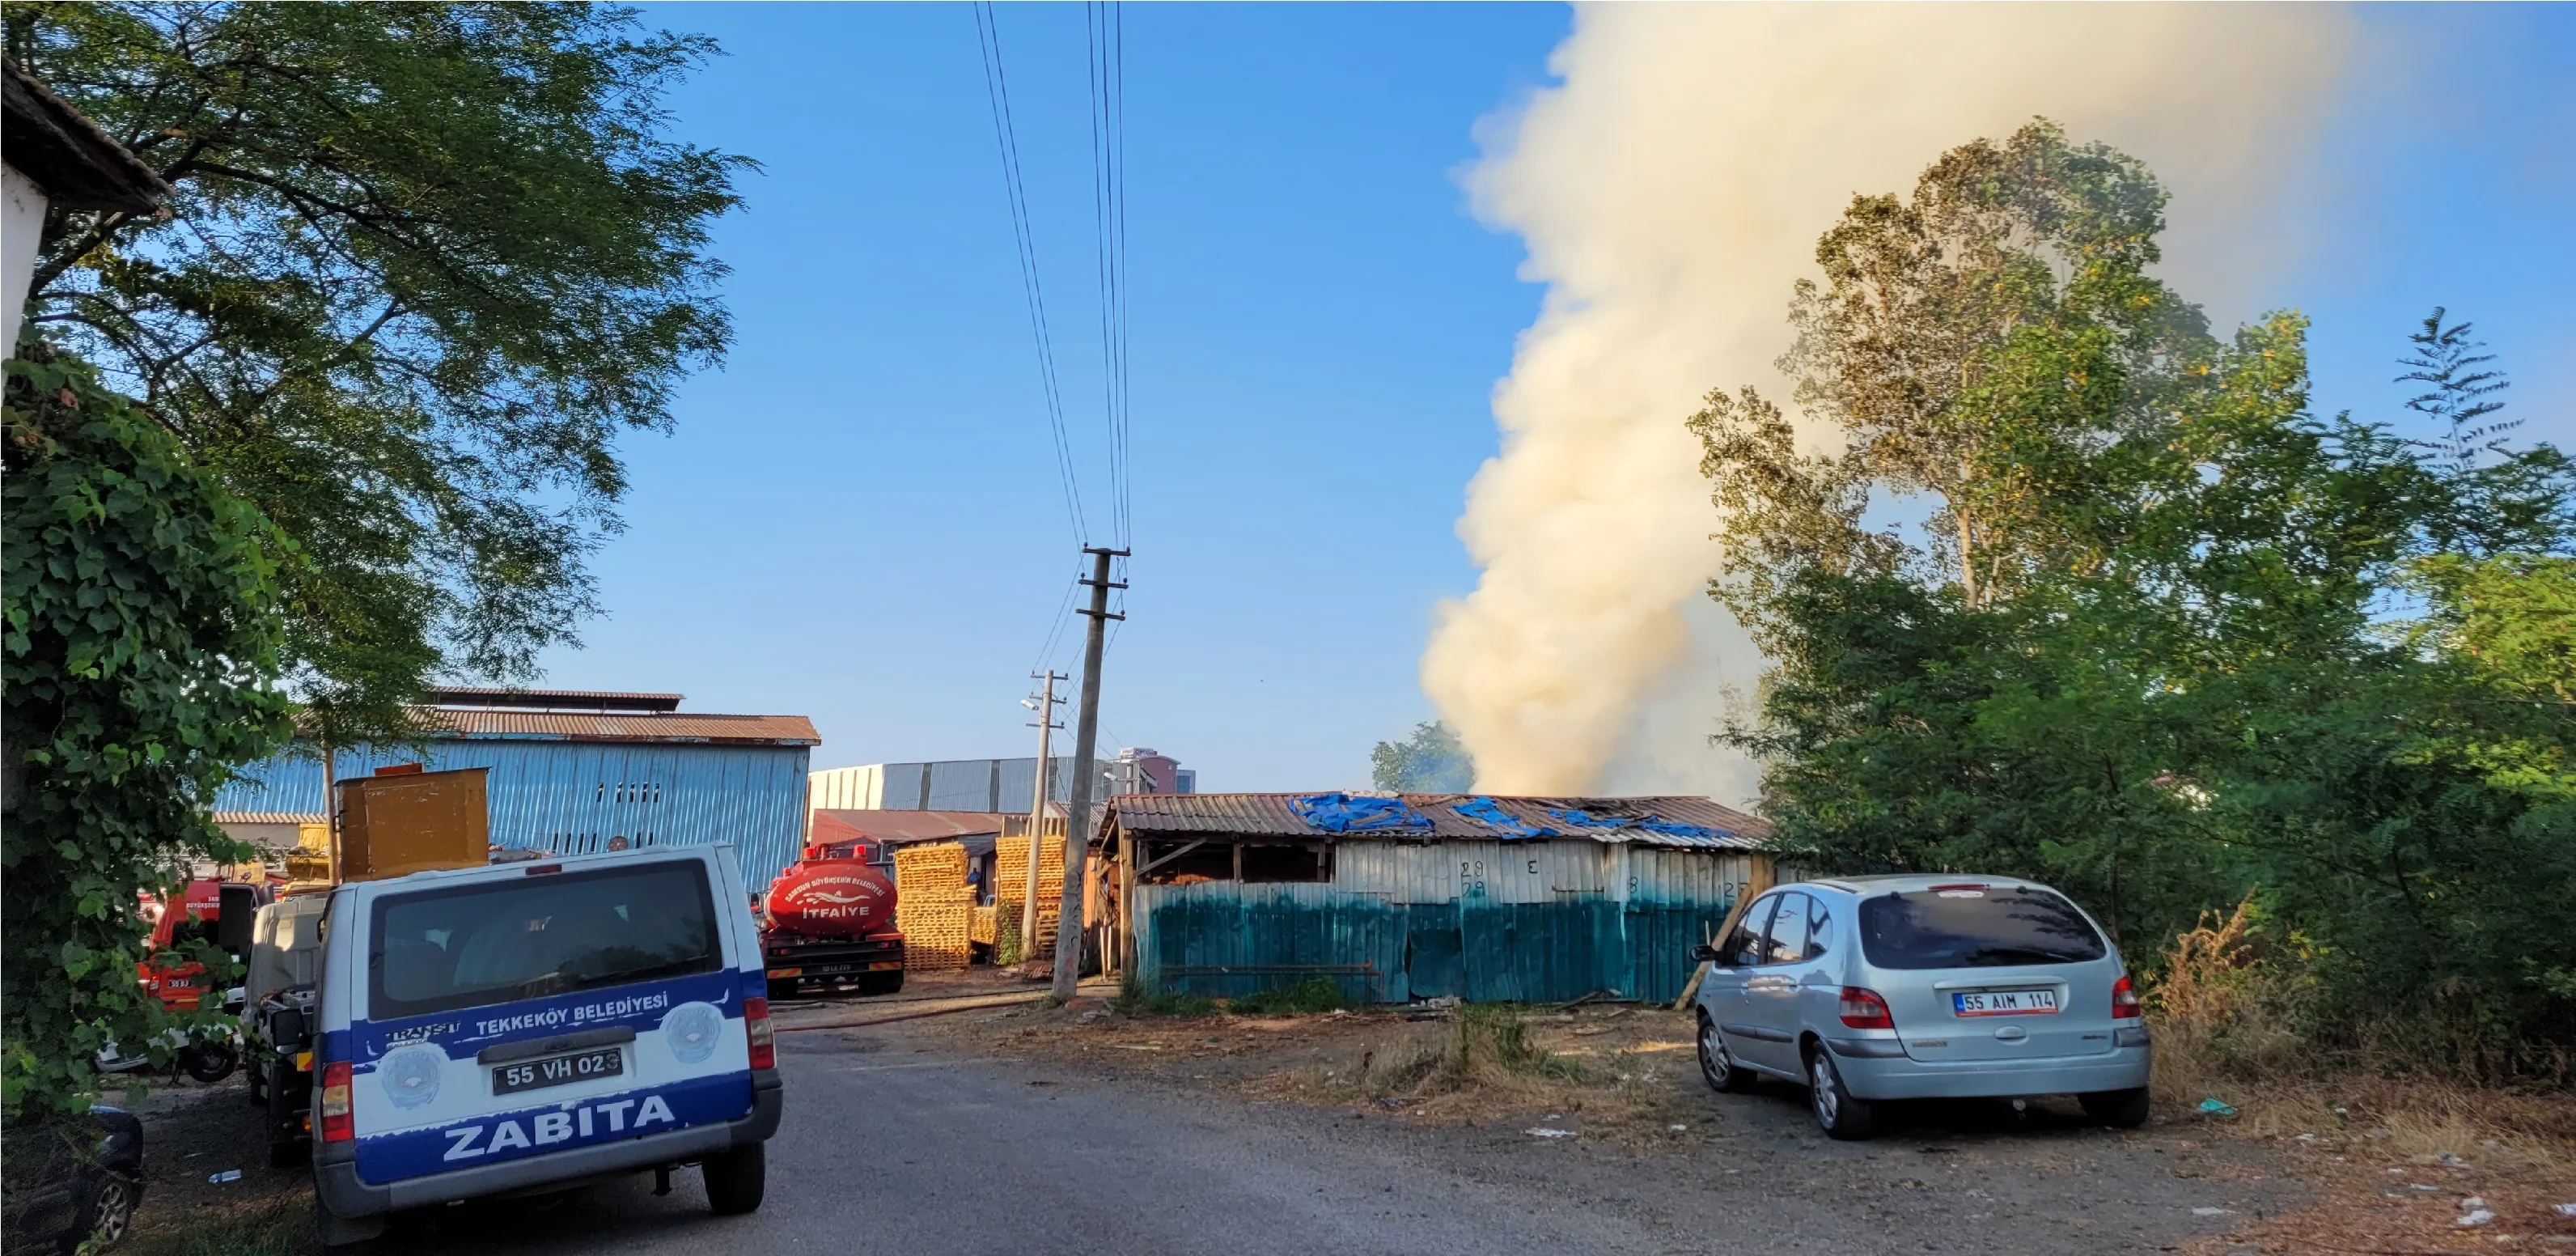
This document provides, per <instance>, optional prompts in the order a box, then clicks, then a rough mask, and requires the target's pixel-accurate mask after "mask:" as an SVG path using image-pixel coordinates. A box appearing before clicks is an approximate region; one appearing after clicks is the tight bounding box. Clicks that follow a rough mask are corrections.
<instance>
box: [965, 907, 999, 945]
mask: <svg viewBox="0 0 2576 1256" xmlns="http://www.w3.org/2000/svg"><path fill="white" fill-rule="evenodd" d="M966 940H967V941H969V942H972V943H975V944H976V945H978V946H991V945H992V944H993V909H992V908H990V907H978V908H976V909H975V914H973V915H971V916H969V917H967V918H966Z"/></svg>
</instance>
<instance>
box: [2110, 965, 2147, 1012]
mask: <svg viewBox="0 0 2576 1256" xmlns="http://www.w3.org/2000/svg"><path fill="white" fill-rule="evenodd" d="M2142 1015H2144V1013H2143V1012H2141V1011H2140V1010H2139V1007H2138V990H2137V987H2135V986H2133V985H2130V984H2129V974H2127V973H2122V974H2120V979H2119V980H2118V981H2115V982H2112V983H2111V1019H2113V1020H2137V1019H2138V1018H2139V1017H2140V1016H2142Z"/></svg>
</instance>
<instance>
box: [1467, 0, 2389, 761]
mask: <svg viewBox="0 0 2576 1256" xmlns="http://www.w3.org/2000/svg"><path fill="white" fill-rule="evenodd" d="M2352 40H2353V35H2352V31H2351V19H2350V17H2349V15H2347V14H2346V13H2344V12H2343V11H2342V10H2340V9H2333V8H2326V7H2318V6H2296V7H2271V6H2260V5H2156V6H2146V5H2062V6H2061V5H2023V4H2014V5H1996V6H1963V5H1935V4H1909V5H1895V6H1887V7H1877V6H1856V5H1838V4H1816V5H1786V6H1776V7H1775V6H1757V5H1735V4H1708V5H1646V4H1635V5H1604V6H1599V7H1586V8H1583V9H1581V10H1579V11H1578V14H1577V16H1576V20H1575V26H1574V32H1573V34H1572V35H1571V36H1569V37H1568V38H1567V40H1566V42H1565V43H1564V44H1563V45H1562V46H1560V47H1559V48H1558V49H1557V50H1556V53H1555V56H1554V59H1553V61H1552V64H1551V68H1552V69H1553V70H1554V72H1555V74H1556V76H1557V77H1558V79H1559V80H1560V84H1559V85H1558V86H1556V87H1553V88H1551V89H1548V90H1545V91H1541V92H1539V93H1537V94H1536V95H1535V96H1533V97H1532V98H1531V99H1530V100H1529V101H1528V102H1527V103H1526V104H1525V106H1523V107H1522V108H1520V109H1519V110H1517V111H1516V112H1512V113H1510V114H1507V115H1504V116H1499V117H1496V118H1492V119H1488V120H1487V122H1486V124H1485V126H1484V127H1483V128H1482V131H1481V139H1482V140H1483V142H1484V148H1485V156H1484V158H1483V159H1482V160H1481V161H1479V162H1478V163H1476V164H1475V165H1474V166H1473V167H1472V168H1471V169H1470V170H1469V171H1468V173H1467V186H1468V190H1469V193H1470V195H1471V197H1472V199H1473V203H1474V205H1475V207H1476V210H1477V212H1478V213H1479V214H1480V215H1481V216H1482V217H1483V218H1484V219H1485V220H1486V221H1487V222H1488V223H1490V224H1493V225H1495V226H1497V227H1499V228H1504V229H1508V230H1511V231H1513V232H1516V233H1518V234H1519V235H1520V236H1522V237H1523V239H1524V240H1525V241H1526V242H1527V245H1528V249H1529V261H1528V262H1527V264H1526V266H1525V274H1526V275H1527V276H1528V277H1530V278H1533V279H1536V280H1540V281H1543V282H1545V283H1546V284H1547V285H1548V291H1547V296H1546V300H1545V303H1544V306H1543V308H1542V310H1541V312H1540V314H1539V317H1538V321H1537V322H1536V323H1535V324H1534V325H1533V326H1531V327H1530V328H1529V329H1528V330H1527V331H1526V332H1524V333H1523V334H1522V336H1521V338H1520V343H1519V345H1518V349H1517V352H1516V355H1515V359H1514V362H1513V366H1512V372H1511V375H1510V376H1509V377H1508V378H1506V379H1504V380H1503V381H1502V382H1501V383H1500V384H1499V385H1497V386H1496V388H1495V391H1494V417H1495V420H1496V422H1497V424H1498V425H1499V427H1500V428H1501V431H1502V449H1501V453H1500V454H1499V455H1498V456H1497V457H1495V458H1493V459H1492V460H1490V461H1488V462H1487V463H1486V464H1485V466H1484V468H1483V470H1481V471H1480V472H1479V473H1478V474H1477V476H1476V478H1475V481H1474V483H1473V484H1471V485H1470V486H1469V488H1468V492H1467V507H1466V513H1465V515H1464V516H1463V517H1462V518H1461V519H1460V520H1459V523H1458V532H1459V536H1460V538H1461V539H1462V540H1464V541H1465V542H1466V545H1467V549H1468V551H1469V553H1470V555H1471V556H1472V557H1473V558H1474V559H1475V561H1476V562H1477V564H1478V565H1479V566H1480V567H1482V568H1483V575H1482V578H1481V580H1480V582H1479V584H1478V586H1477V588H1476V590H1475V592H1474V593H1472V594H1470V595H1469V596H1467V597H1466V598H1464V599H1463V600H1459V601H1454V602H1450V603H1447V604H1445V605H1444V606H1443V607H1442V608H1441V614H1440V616H1439V622H1438V624H1437V626H1436V628H1435V630H1434V632H1433V634H1432V638H1431V642H1430V646H1429V648H1428V649H1427V651H1426V652H1425V654H1424V656H1423V660H1422V680H1423V687H1424V689H1425V691H1426V692H1428V693H1429V695H1430V696H1431V698H1432V700H1433V701H1434V702H1436V703H1437V704H1438V705H1439V707H1440V710H1441V713H1442V715H1443V716H1444V718H1446V719H1447V720H1448V721H1449V722H1450V724H1451V725H1452V726H1454V727H1455V728H1457V730H1458V732H1459V735H1460V736H1461V737H1462V738H1463V739H1464V740H1465V742H1466V745H1467V748H1468V750H1469V751H1470V752H1472V753H1473V754H1474V756H1475V759H1476V765H1477V783H1478V787H1479V788H1482V789H1489V790H1495V791H1500V792H1508V793H1574V792H1583V791H1590V790H1601V789H1620V790H1627V791H1645V790H1667V789H1675V790H1691V791H1694V792H1706V793H1714V794H1717V795H1718V796H1720V797H1728V796H1734V797H1739V798H1740V797H1743V796H1746V795H1747V794H1749V793H1750V789H1751V786H1752V785H1753V783H1754V782H1753V777H1752V774H1751V773H1750V771H1749V770H1748V768H1747V765H1745V764H1743V763H1742V762H1741V761H1740V760H1736V759H1734V758H1733V757H1732V756H1730V755H1727V754H1725V753H1723V752H1721V751H1718V750H1716V749H1713V748H1711V747H1710V746H1709V745H1708V743H1707V738H1708V735H1709V734H1710V733H1711V732H1713V731H1714V730H1715V729H1716V727H1717V725H1718V724H1719V722H1720V721H1721V719H1722V717H1723V715H1724V713H1725V712H1724V706H1725V703H1724V699H1723V694H1724V693H1725V692H1726V691H1728V690H1729V689H1732V690H1734V691H1736V692H1740V693H1749V692H1750V691H1751V688H1752V684H1753V682H1754V680H1755V679H1756V678H1757V677H1758V676H1759V674H1760V670H1761V660H1760V658H1759V657H1758V656H1757V655H1756V653H1755V651H1754V650H1753V648H1752V646H1751V645H1750V644H1749V643H1748V642H1747V641H1746V640H1745V638H1744V636H1743V634H1742V632H1741V631H1740V630H1739V629H1737V628H1736V626H1735V625H1734V623H1733V621H1732V620H1731V619H1730V618H1729V617H1728V616H1727V615H1726V614H1725V613H1724V612H1723V611H1722V610H1720V609H1719V608H1717V607H1716V606H1715V605H1714V604H1712V603H1710V602H1708V600H1707V598H1706V597H1705V595H1704V592H1703V590H1704V588H1705V584H1706V581H1707V579H1708V578H1709V577H1710V576H1711V575H1712V574H1714V571H1715V566H1716V560H1717V554H1716V551H1715V547H1714V543H1713V542H1711V541H1709V540H1708V539H1707V535H1708V533H1709V532H1710V531H1711V530H1712V529H1713V527H1714V523H1715V520H1714V516H1713V514H1712V511H1713V509H1714V508H1713V507H1712V506H1711V505H1710V504H1709V500H1708V486H1707V483H1706V482H1705V481H1704V480H1702V479H1701V477H1700V475H1699V470H1698V460H1699V450H1698V446H1697V443H1696V442H1695V441H1694V440H1693V439H1692V438H1691V437H1690V435H1689V434H1688V433H1687V432H1685V431H1684V430H1683V428H1682V420H1683V419H1684V418H1685V417H1686V416H1687V415H1689V414H1690V413H1691V412H1692V411H1694V410H1696V409H1697V408H1698V398H1699V397H1700V395H1701V394H1703V393H1705V392H1706V391H1707V390H1708V389H1710V388H1712V387H1719V386H1724V387H1728V388H1732V387H1734V386H1736V385H1738V384H1743V383H1755V384H1759V385H1761V386H1763V388H1764V390H1765V392H1766V393H1770V394H1772V395H1773V396H1775V397H1777V398H1778V399H1780V400H1781V401H1783V402H1784V403H1785V402H1786V400H1787V397H1786V392H1787V389H1786V387H1785V386H1784V385H1783V383H1782V381H1780V379H1779V377H1778V375H1777V373H1776V371H1775V370H1774V369H1773V367H1772V365H1771V364H1772V362H1773V360H1774V359H1775V358H1776V357H1777V356H1778V355H1779V353H1780V351H1781V350H1782V349H1783V348H1785V347H1786V340H1787V329H1786V323H1785V314H1786V311H1787V306H1788V299H1789V289H1790V284H1791V283H1792V281H1793V280H1795V279H1796V278H1798V277H1799V276H1801V275H1806V274H1811V273H1813V271H1814V265H1813V257H1814V248H1815V240H1816V237H1817V236H1818V235H1819V234H1820V233H1822V232H1823V231H1824V230H1825V229H1826V227H1828V226H1829V225H1831V223H1832V222H1833V220H1834V218H1835V216H1836V215H1837V214H1839V213H1840V212H1841V211H1842V209H1843V207H1844V206H1845V205H1846V204H1847V203H1848V202H1849V200H1850V198H1851V197H1852V195H1853V194H1854V193H1856V192H1861V193H1879V192H1910V191H1911V190H1912V188H1913V184H1914V178H1915V176H1916V175H1917V174H1918V173H1919V172H1920V171H1921V170H1922V169H1923V168H1924V167H1925V166H1927V165H1929V164H1930V163H1931V162H1932V160H1933V159H1934V158H1936V157H1937V156H1938V155H1939V154H1940V153H1941V152H1943V151H1944V150H1946V149H1948V148H1951V147H1953V146H1955V145H1958V144H1961V143H1964V142H1966V141H1968V140H1970V139H1973V138H1976V137H1978V136H1992V137H1995V138H1998V139H2000V138H2002V137H2003V136H2004V135H2006V134H2008V133H2009V132H2011V131H2012V130H2013V129H2014V128H2016V127H2018V126H2019V125H2021V124H2022V123H2023V122H2025V121H2027V120H2029V119H2030V118H2031V117H2032V116H2033V115H2046V116H2048V117H2050V118H2054V119H2056V120H2057V121H2059V122H2061V123H2063V124H2065V126H2066V127H2067V129H2068V132H2069V134H2070V136H2071V137H2072V138H2073V139H2075V140H2077V141H2079V142H2084V141H2091V140H2102V141H2105V142H2108V143H2110V144H2113V145H2115V146H2117V147H2119V148H2121V149H2124V150H2126V151H2128V152H2129V153H2131V154H2133V155H2135V156H2137V157H2139V158H2141V159H2143V160H2144V161H2146V162H2147V163H2148V164H2149V165H2150V166H2151V167H2153V168H2154V169H2155V170H2156V172H2157V173H2158V174H2159V175H2160V176H2162V177H2163V179H2164V180H2165V182H2166V185H2167V186H2168V188H2170V189H2171V190H2172V192H2173V193H2174V204H2173V206H2172V209H2171V211H2170V216H2171V218H2172V221H2173V230H2172V231H2171V232H2170V233H2169V234H2168V236H2167V237H2166V241H2165V244H2166V259H2167V264H2166V266H2165V268H2164V269H2165V273H2166V274H2167V275H2168V277H2169V278H2171V279H2173V280H2174V281H2175V282H2177V284H2178V285H2180V286H2181V288H2182V290H2183V292H2184V293H2185V295H2187V296H2192V297H2194V298H2196V299H2200V300H2204V301H2210V300H2215V301H2217V302H2218V303H2219V305H2218V307H2217V308H2214V309H2213V310H2212V314H2213V315H2214V316H2217V317H2220V318H2233V317H2239V316H2242V315H2244V314H2248V313H2251V311H2240V310H2230V309H2228V308H2226V299H2227V298H2228V297H2229V296H2230V295H2234V294H2241V293H2242V292H2244V291H2245V288H2244V286H2243V284H2242V283H2241V281H2240V280H2239V279H2238V278H2237V277H2241V276H2243V275H2244V274H2246V273H2247V271H2248V269H2249V268H2251V267H2254V266H2256V265H2257V264H2258V261H2259V259H2260V258H2262V257H2263V256H2265V255H2266V254H2267V252H2277V251H2279V250H2281V249H2283V248H2285V247H2287V246H2290V245H2292V244H2294V241H2293V240H2291V239H2288V238H2287V237H2286V233H2287V231H2288V229H2289V228H2288V224H2287V222H2286V221H2285V219H2286V216H2285V215H2284V214H2282V213H2281V211H2280V207H2281V205H2282V204H2283V202H2284V200H2285V193H2286V192H2287V191H2288V190H2289V187H2290V185H2291V184H2292V183H2294V182H2296V181H2297V179H2298V176H2299V174H2300V172H2301V169H2302V166H2303V164H2304V160H2305V154H2306V153H2307V151H2308V150H2309V148H2310V147H2311V146H2312V143H2313V140H2314V138H2315V136H2316V133H2317V132H2318V130H2319V129H2320V124H2321V123H2322V122H2323V121H2324V120H2325V118H2326V117H2327V116H2328V115H2329V114H2330V113H2331V112H2332V110H2333V108H2334V101H2335V97H2336V94H2337V91H2338V87H2339V84H2338V79H2339V76H2340V72H2341V69H2342V67H2343V65H2344V63H2345V61H2346V60H2347V58H2348V55H2349V51H2350V45H2351V43H2352ZM1809 436H1810V437H1811V438H1813V439H1816V440H1818V441H1820V442H1821V441H1823V440H1825V439H1828V437H1827V434H1826V433H1824V432H1821V431H1816V430H1812V429H1811V430H1810V432H1809Z"/></svg>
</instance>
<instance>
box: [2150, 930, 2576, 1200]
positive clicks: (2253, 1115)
mask: <svg viewBox="0 0 2576 1256" xmlns="http://www.w3.org/2000/svg"><path fill="white" fill-rule="evenodd" d="M2252 923H2253V922H2252V908H2251V904H2250V901H2249V902H2248V903H2246V904H2240V905H2238V907H2237V908H2236V910H2235V911H2234V912H2233V913H2231V914H2229V915H2228V916H2226V917H2225V918H2219V917H2217V916H2215V915H2212V916H2211V917H2209V918H2207V919H2204V920H2203V921H2202V923H2201V926H2200V927H2199V928H2197V929H2194V930H2192V931H2191V932H2189V933H2186V934H2183V935H2182V936H2181V937H2179V938H2177V939H2176V940H2175V943H2174V945H2173V947H2172V948H2171V949H2170V950H2168V951H2167V952H2166V954H2165V956H2164V974H2163V977H2162V978H2161V979H2160V980H2159V981H2158V982H2157V983H2156V987H2155V990H2154V992H2153V993H2152V995H2151V996H2150V999H2149V1010H2150V1012H2151V1014H2152V1016H2153V1018H2154V1025H2155V1030H2156V1072H2155V1088H2156V1099H2157V1101H2158V1103H2159V1106H2160V1107H2162V1108H2163V1110H2165V1111H2166V1112H2169V1113H2176V1114H2183V1113H2192V1112H2195V1111H2196V1110H2197V1108H2198V1105H2199V1104H2200V1102H2201V1101H2202V1100H2203V1099H2206V1098H2217V1099H2220V1100H2222V1101H2224V1102H2226V1103H2228V1104H2231V1105H2233V1106H2234V1107H2235V1108H2236V1109H2237V1110H2238V1115H2237V1116H2236V1117H2235V1118H2233V1119H2232V1124H2234V1125H2235V1126H2236V1127H2237V1129H2238V1130H2239V1131H2240V1132H2242V1133H2244V1134H2247V1135H2249V1136H2254V1137H2272V1138H2289V1139H2297V1138H2299V1136H2301V1135H2307V1136H2309V1141H2311V1142H2318V1141H2329V1142H2333V1143H2336V1144H2348V1145H2350V1146H2352V1147H2353V1148H2354V1149H2355V1150H2357V1151H2364V1152H2367V1153H2368V1154H2372V1155H2376V1156H2393V1157H2398V1158H2407V1157H2417V1156H2439V1155H2441V1154H2442V1153H2444V1152H2449V1153H2452V1154H2454V1155H2457V1156H2477V1157H2479V1158H2480V1159H2482V1160H2485V1161H2487V1162H2489V1163H2492V1164H2496V1165H2498V1166H2522V1167H2528V1168H2530V1169H2533V1170H2536V1171H2540V1172H2544V1173H2546V1172H2552V1171H2556V1170H2562V1169H2563V1170H2571V1171H2576V1098H2571V1097H2570V1096H2568V1095H2567V1094H2565V1093H2564V1092H2560V1091H2554V1090H2553V1091H2514V1090H2503V1089H2497V1088H2492V1087H2483V1086H2475V1085H2470V1084H2467V1083H2465V1082H2460V1081H2455V1080H2446V1079H2444V1078H2443V1077H2441V1076H2440V1075H2439V1074H2438V1073H2435V1072H2433V1071H2432V1070H2428V1069H2424V1068H2420V1067H2412V1068H2410V1067H2408V1065H2409V1064H2410V1063H2414V1062H2412V1061H2408V1060H2406V1059H2404V1058H2402V1057H2399V1056H2396V1055H2394V1054H2391V1053H2380V1052H2362V1053H2359V1054H2358V1055H2357V1056H2347V1057H2338V1058H2334V1059H2328V1058H2325V1057H2322V1056H2320V1055H2319V1054H2318V1053H2316V1052H2314V1051H2313V1050H2311V1049H2310V1047H2309V1045H2308V1044H2307V1043H2306V1042H2305V1041H2304V1040H2303V1039H2302V1038H2301V1036H2300V1034H2299V1033H2298V1032H2297V1031H2296V1028H2295V1027H2296V1026H2298V1025H2299V1024H2301V1023H2302V1022H2303V1021H2304V1020H2305V1018H2306V1016H2307V1013H2308V1011H2309V1008H2308V1006H2307V1003H2306V998H2307V995H2306V991H2305V990H2304V989H2303V988H2301V987H2300V986H2298V985H2297V984H2295V983H2293V982H2290V981H2285V980H2283V979H2281V978H2280V977H2279V976H2277V975H2276V974H2275V972H2274V971H2273V970H2272V969H2271V968H2270V967H2269V966H2267V965H2266V964H2264V963H2263V962H2262V960H2261V958H2260V956H2259V954H2258V950H2257V947H2256V944H2255V939H2254V938H2253V936H2252ZM2356 1036H2357V1037H2358V1036H2360V1035H2356Z"/></svg>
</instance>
